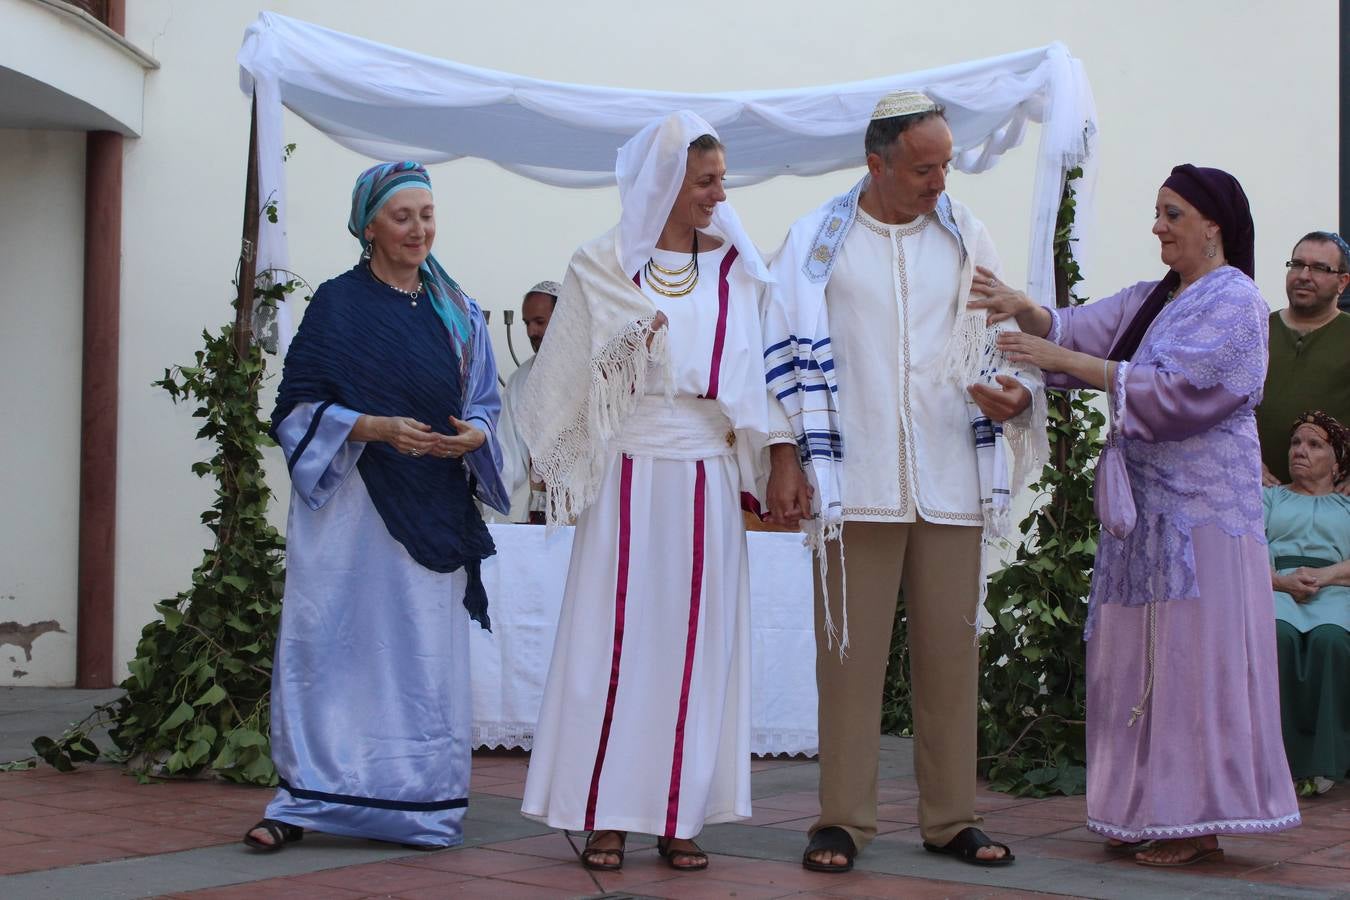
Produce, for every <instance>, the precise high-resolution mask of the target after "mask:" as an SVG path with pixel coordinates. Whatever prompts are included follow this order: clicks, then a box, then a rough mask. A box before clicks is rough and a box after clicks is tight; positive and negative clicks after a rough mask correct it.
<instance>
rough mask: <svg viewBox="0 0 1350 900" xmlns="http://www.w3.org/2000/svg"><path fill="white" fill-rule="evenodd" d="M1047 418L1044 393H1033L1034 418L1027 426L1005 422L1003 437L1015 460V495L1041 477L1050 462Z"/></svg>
mask: <svg viewBox="0 0 1350 900" xmlns="http://www.w3.org/2000/svg"><path fill="white" fill-rule="evenodd" d="M1048 416H1049V402H1048V401H1047V400H1046V396H1045V391H1043V390H1041V391H1032V392H1031V417H1030V419H1028V420H1027V425H1026V426H1022V425H1014V424H1013V423H1012V422H1011V421H1008V422H1004V423H1003V437H1004V439H1005V440H1007V442H1008V452H1009V453H1011V454H1012V458H1013V473H1012V484H1011V487H1012V490H1013V492H1014V493H1016V492H1017V491H1020V490H1021V489H1022V488H1024V487H1026V485H1027V482H1029V481H1030V480H1031V479H1032V478H1035V477H1039V476H1040V474H1041V469H1043V468H1045V464H1046V463H1047V462H1049V461H1050V440H1049V438H1047V437H1046V434H1045V427H1046V421H1047V418H1048Z"/></svg>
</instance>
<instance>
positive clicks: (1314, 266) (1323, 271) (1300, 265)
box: [1284, 259, 1346, 275]
mask: <svg viewBox="0 0 1350 900" xmlns="http://www.w3.org/2000/svg"><path fill="white" fill-rule="evenodd" d="M1284 267H1285V268H1286V269H1288V270H1289V271H1290V272H1292V273H1294V274H1295V275H1297V274H1298V273H1299V272H1300V271H1302V270H1303V269H1307V270H1308V271H1309V272H1311V273H1313V274H1314V275H1344V274H1346V272H1345V270H1344V269H1333V268H1332V267H1331V266H1329V265H1327V264H1326V263H1318V262H1314V263H1310V262H1304V261H1303V260H1301V259H1291V260H1289V261H1288V262H1287V263H1285V264H1284Z"/></svg>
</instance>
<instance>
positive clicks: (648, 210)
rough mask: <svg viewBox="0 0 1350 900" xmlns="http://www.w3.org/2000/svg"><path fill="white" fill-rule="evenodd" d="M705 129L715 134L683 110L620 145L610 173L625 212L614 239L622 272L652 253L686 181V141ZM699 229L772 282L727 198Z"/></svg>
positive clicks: (635, 267) (760, 278) (633, 268)
mask: <svg viewBox="0 0 1350 900" xmlns="http://www.w3.org/2000/svg"><path fill="white" fill-rule="evenodd" d="M705 134H710V135H712V136H713V137H717V131H716V130H715V129H714V128H713V127H712V126H711V125H709V124H708V123H707V122H706V121H704V119H703V118H701V117H700V116H698V115H696V114H694V113H692V112H690V111H689V110H687V109H682V110H679V111H678V112H673V113H671V114H670V115H668V116H666V117H665V118H664V119H657V120H654V121H652V122H651V123H649V124H648V125H647V126H646V127H645V128H643V129H642V130H641V131H639V132H638V133H637V134H635V135H633V136H632V137H631V138H630V139H629V140H628V143H626V144H624V145H623V146H622V147H620V148H619V159H618V163H617V165H616V166H615V167H614V174H615V175H616V176H617V178H618V180H619V202H620V203H621V204H622V206H623V212H622V213H621V214H620V216H619V228H618V234H617V241H616V243H617V250H618V254H619V266H620V268H621V269H622V270H623V272H624V274H625V275H627V276H629V277H631V276H633V275H634V274H636V273H637V271H638V269H641V268H642V266H643V264H644V263H646V262H647V260H648V259H650V258H651V255H652V250H654V249H656V241H657V239H658V238H660V236H661V229H663V228H664V227H665V225H666V219H668V218H669V217H670V211H671V208H672V207H674V205H675V197H676V195H677V194H679V192H680V187H681V185H683V184H684V175H685V168H686V165H687V163H688V160H689V144H690V143H691V142H692V141H693V140H695V139H696V138H698V137H701V136H702V135H705ZM703 230H704V231H705V232H706V233H707V234H711V235H713V236H715V237H719V238H721V239H722V240H724V241H729V242H730V243H731V245H732V246H733V247H735V248H736V251H737V252H738V253H739V254H740V257H741V264H742V265H743V266H745V270H746V271H747V272H749V273H750V274H751V275H752V276H753V277H754V278H755V279H756V280H758V281H764V282H769V281H773V277H772V276H771V275H769V269H768V267H767V266H765V265H764V260H763V259H761V258H760V255H759V251H758V250H757V249H756V248H755V245H754V244H753V243H752V242H751V241H750V237H749V235H747V234H746V233H745V228H744V226H742V225H741V219H740V217H739V216H737V215H736V210H734V209H732V207H731V204H730V203H729V202H728V201H726V200H723V201H722V202H721V203H719V204H717V206H716V208H715V209H714V210H713V216H712V224H711V225H709V226H708V227H707V228H706V229H703Z"/></svg>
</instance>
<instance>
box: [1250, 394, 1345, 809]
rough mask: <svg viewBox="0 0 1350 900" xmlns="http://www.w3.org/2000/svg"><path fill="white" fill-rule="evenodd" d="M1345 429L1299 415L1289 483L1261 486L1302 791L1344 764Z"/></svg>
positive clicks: (1291, 743)
mask: <svg viewBox="0 0 1350 900" xmlns="http://www.w3.org/2000/svg"><path fill="white" fill-rule="evenodd" d="M1347 474H1350V430H1347V429H1346V427H1345V426H1344V425H1342V424H1341V423H1340V422H1338V421H1336V420H1335V419H1333V418H1332V417H1331V416H1329V415H1327V414H1326V413H1324V412H1320V411H1317V412H1309V413H1304V414H1303V415H1302V416H1299V418H1298V420H1297V421H1296V422H1295V423H1294V427H1293V429H1292V432H1291V434H1290V439H1289V475H1290V478H1291V479H1292V483H1291V484H1287V485H1281V486H1278V487H1270V488H1266V489H1265V507H1266V537H1267V538H1268V540H1269V541H1270V560H1271V563H1270V565H1271V584H1272V587H1273V588H1274V589H1275V619H1276V622H1275V628H1276V635H1277V640H1278V644H1279V653H1280V719H1281V723H1282V725H1283V729H1284V749H1285V753H1286V754H1287V755H1288V756H1289V769H1290V771H1291V772H1292V773H1293V775H1294V778H1295V779H1297V780H1298V781H1299V793H1301V794H1305V795H1306V794H1311V793H1322V792H1324V791H1326V790H1329V789H1330V788H1331V785H1332V782H1333V780H1335V779H1338V778H1344V777H1345V775H1346V772H1347V771H1350V497H1344V496H1342V495H1340V494H1338V493H1336V491H1335V485H1336V483H1337V482H1338V481H1339V480H1341V479H1343V478H1345V476H1346V475H1347Z"/></svg>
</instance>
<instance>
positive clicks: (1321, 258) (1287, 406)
mask: <svg viewBox="0 0 1350 900" xmlns="http://www.w3.org/2000/svg"><path fill="white" fill-rule="evenodd" d="M1285 268H1286V270H1287V271H1286V274H1285V278H1284V292H1285V295H1286V296H1287V297H1288V298H1289V305H1288V306H1287V307H1285V308H1284V309H1281V310H1278V311H1276V312H1273V313H1271V315H1270V365H1269V368H1268V369H1267V370H1266V387H1265V395H1264V396H1263V398H1262V400H1261V405H1260V406H1259V407H1257V409H1256V426H1257V431H1258V433H1259V435H1260V438H1261V462H1262V471H1261V476H1262V482H1263V483H1264V484H1265V485H1266V486H1267V487H1269V486H1272V485H1276V484H1288V483H1289V426H1290V423H1292V422H1293V421H1294V419H1295V418H1296V417H1298V416H1299V415H1300V414H1302V413H1303V412H1304V411H1305V410H1309V409H1320V410H1323V411H1325V412H1326V413H1328V414H1329V415H1331V416H1334V417H1335V418H1336V419H1337V420H1339V421H1341V422H1343V423H1346V424H1350V315H1347V314H1346V313H1345V312H1342V311H1341V310H1340V309H1338V308H1337V301H1338V300H1340V298H1341V297H1342V295H1343V294H1344V292H1345V289H1346V287H1347V286H1348V285H1350V246H1347V245H1346V242H1345V241H1344V240H1343V239H1342V238H1341V236H1340V235H1339V234H1336V233H1334V232H1330V231H1314V232H1311V233H1309V234H1307V235H1304V236H1303V238H1302V239H1301V240H1300V241H1299V242H1298V243H1297V244H1295V245H1294V252H1293V254H1292V255H1291V257H1290V259H1289V261H1288V262H1286V263H1285ZM1338 490H1339V491H1340V492H1341V493H1343V494H1348V495H1350V481H1346V482H1342V483H1341V484H1340V485H1339V487H1338Z"/></svg>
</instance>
